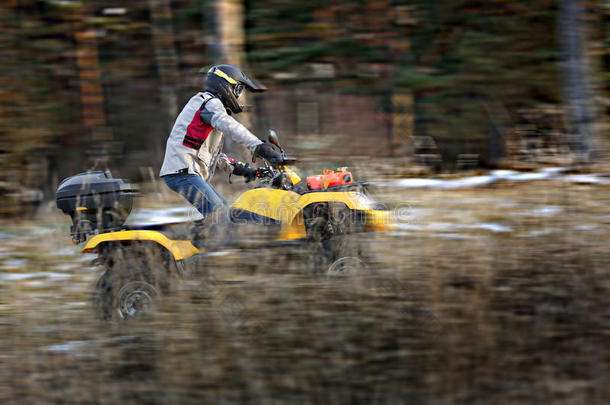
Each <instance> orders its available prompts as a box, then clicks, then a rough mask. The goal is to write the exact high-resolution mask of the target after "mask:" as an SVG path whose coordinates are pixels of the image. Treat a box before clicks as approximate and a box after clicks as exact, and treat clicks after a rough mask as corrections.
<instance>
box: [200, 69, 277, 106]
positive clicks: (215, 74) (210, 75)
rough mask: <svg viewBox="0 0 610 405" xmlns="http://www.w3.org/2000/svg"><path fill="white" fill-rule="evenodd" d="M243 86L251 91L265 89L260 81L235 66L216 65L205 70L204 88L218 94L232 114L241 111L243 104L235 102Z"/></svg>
mask: <svg viewBox="0 0 610 405" xmlns="http://www.w3.org/2000/svg"><path fill="white" fill-rule="evenodd" d="M244 87H245V88H246V89H247V90H249V91H252V92H263V91H266V90H267V88H266V87H265V86H263V85H262V84H261V83H259V82H257V81H256V80H254V79H250V78H249V77H248V76H246V75H245V74H244V73H243V72H242V71H241V70H239V68H238V67H237V66H233V65H216V66H212V67H211V68H210V70H208V72H207V76H206V79H205V90H206V91H209V92H210V93H213V94H218V95H219V96H220V100H221V101H222V103H223V104H224V106H225V108H227V109H228V110H229V111H230V112H232V113H234V114H237V113H240V112H242V111H243V106H242V105H240V104H239V103H238V102H237V99H238V98H239V96H240V95H241V93H242V92H243V90H244Z"/></svg>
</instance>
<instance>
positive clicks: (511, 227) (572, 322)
mask: <svg viewBox="0 0 610 405" xmlns="http://www.w3.org/2000/svg"><path fill="white" fill-rule="evenodd" d="M379 192H380V193H381V196H382V198H383V199H384V200H385V201H386V202H388V204H389V205H390V206H392V207H393V208H401V209H402V210H401V211H399V212H400V214H401V223H402V224H403V227H402V228H401V229H398V230H397V232H396V233H394V234H390V235H386V236H383V237H378V238H375V239H370V238H369V239H367V240H365V242H366V243H367V245H368V250H369V252H371V256H372V257H371V263H372V265H371V266H370V267H369V268H368V269H367V270H366V271H364V272H363V273H362V274H360V275H357V276H354V277H351V278H347V279H345V278H338V279H332V278H331V279H329V278H326V277H322V276H317V275H311V274H303V273H299V272H297V271H294V270H290V271H284V269H285V267H284V266H287V267H290V266H288V265H287V264H286V262H285V261H283V260H281V261H280V260H277V261H276V262H274V258H275V256H273V254H272V253H271V252H266V253H265V254H264V255H263V256H262V257H261V256H255V257H247V258H245V259H243V261H244V263H246V264H249V265H247V266H241V267H239V268H240V269H244V271H243V277H242V278H243V279H244V280H246V282H244V283H232V284H223V283H209V282H205V281H202V280H203V279H190V280H188V281H186V282H183V283H181V284H180V286H179V287H178V288H177V290H176V292H175V294H174V296H172V297H171V298H169V299H166V300H165V301H164V302H163V303H162V305H161V306H160V310H159V311H158V312H157V313H156V314H155V315H154V316H153V317H152V318H150V319H146V320H142V321H137V322H129V323H127V324H107V323H102V322H98V321H95V320H94V319H93V317H92V316H91V308H90V307H89V306H88V305H82V306H81V305H80V304H79V305H76V304H74V303H77V304H78V303H82V302H88V299H89V298H88V296H89V293H90V292H91V288H92V284H93V283H94V282H95V279H96V276H98V275H99V269H97V270H96V269H90V270H85V271H83V270H80V269H81V265H80V264H79V262H77V261H76V260H77V258H78V256H72V255H65V256H61V255H60V256H53V257H49V256H46V255H45V251H47V250H52V249H58V248H59V246H60V245H61V244H64V243H65V244H67V242H68V238H67V237H66V236H65V235H63V236H61V240H59V239H58V241H49V240H47V239H48V238H47V237H45V236H44V235H42V236H36V235H30V236H24V232H25V234H26V235H27V232H26V231H23V232H22V233H21V234H19V235H21V236H20V237H21V238H25V239H21V240H22V241H23V243H22V246H20V247H19V246H18V247H15V248H13V249H12V250H11V252H12V253H11V255H12V256H11V257H13V258H15V255H16V254H17V253H15V252H18V254H19V255H20V256H19V258H21V259H22V260H26V261H27V265H28V269H27V270H24V269H19V268H12V269H9V268H7V267H6V263H7V262H6V260H5V261H4V262H3V263H4V265H3V266H4V267H3V270H2V271H3V272H5V273H6V272H8V271H9V270H10V271H12V272H15V273H18V272H20V271H32V269H34V270H36V271H44V270H45V269H48V268H49V267H53V266H54V267H53V268H55V269H56V271H57V272H60V273H61V272H62V270H57V269H62V268H63V269H64V270H63V274H66V279H65V280H63V279H60V280H55V279H52V278H45V277H44V276H41V279H40V280H37V279H33V280H32V279H26V280H19V281H15V280H12V281H7V280H5V279H2V284H1V286H0V287H1V289H0V292H1V294H2V295H1V296H0V297H1V298H0V299H1V301H0V323H1V330H2V332H1V334H0V344H1V346H0V347H2V349H0V379H1V380H0V401H2V402H3V403H7V404H10V403H20V404H21V403H53V402H58V403H59V402H61V403H102V404H103V403H108V404H110V403H112V404H114V403H138V404H139V403H234V402H237V403H286V402H291V403H354V402H357V403H405V402H413V403H438V404H445V403H464V404H473V403H485V404H487V403H554V404H557V403H559V404H561V403H565V404H568V403H569V404H573V403H588V404H593V403H599V404H604V403H608V402H609V401H610V390H609V388H608V387H610V384H609V383H610V377H609V376H610V370H609V368H610V367H609V364H610V355H609V353H610V350H609V344H608V341H609V340H610V339H609V338H610V331H609V328H608V325H609V322H610V298H609V297H610V266H609V254H608V242H610V233H609V232H608V230H607V229H608V223H609V222H610V216H609V213H608V206H609V204H608V202H609V200H610V190H609V189H608V187H607V186H595V187H594V186H579V185H567V184H563V183H558V182H557V183H555V182H545V183H542V182H539V183H528V184H520V185H516V186H515V185H498V186H495V187H493V188H484V189H473V190H453V191H449V190H445V191H433V190H417V191H415V190H414V191H408V192H406V191H397V190H380V191H379ZM549 207H551V208H549ZM481 224H483V225H481ZM21 229H22V230H23V229H27V228H21ZM61 231H62V232H63V231H66V232H67V229H63V228H62V229H61ZM10 232H13V233H10ZM10 232H8V234H9V235H15V232H17V231H14V230H11V231H10ZM28 238H29V239H28ZM43 239H44V240H43ZM4 240H6V239H4ZM37 243H38V244H39V245H38V246H37V247H33V246H34V245H35V244H37ZM64 248H65V246H64ZM12 263H13V265H14V266H18V263H21V262H12ZM15 263H17V264H15ZM75 263H76V264H75ZM214 263H215V264H214V266H215V267H214V270H215V271H216V272H217V274H219V275H218V276H217V277H216V278H215V279H216V280H218V279H222V274H223V272H227V273H231V277H235V274H234V273H235V268H236V267H237V264H236V262H235V260H234V256H230V258H228V259H227V258H225V259H222V260H221V259H220V258H219V259H218V260H217V261H215V262H214ZM263 263H264V264H263ZM270 263H275V265H274V266H273V265H270ZM9 264H10V263H9ZM68 264H74V267H69V266H67V265H68ZM62 265H63V266H65V267H61V266H62ZM242 265H243V263H242ZM36 281H38V283H37V282H36ZM71 303H72V304H71Z"/></svg>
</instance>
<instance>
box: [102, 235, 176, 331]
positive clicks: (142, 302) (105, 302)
mask: <svg viewBox="0 0 610 405" xmlns="http://www.w3.org/2000/svg"><path fill="white" fill-rule="evenodd" d="M106 263H107V269H106V271H105V272H104V274H102V276H101V277H100V279H99V280H98V282H97V285H96V287H95V292H94V296H93V303H94V309H95V312H96V315H97V317H98V318H100V319H102V320H106V321H127V320H129V319H133V318H143V317H149V316H151V315H152V314H154V312H155V310H156V308H157V305H158V303H159V301H160V299H161V298H162V297H164V296H167V295H169V294H170V293H171V291H172V284H173V281H174V280H173V279H174V278H175V275H176V273H175V271H173V270H175V269H174V267H175V264H174V263H173V261H172V260H170V259H169V257H168V254H167V253H166V252H165V251H164V250H163V249H161V248H158V247H156V246H150V245H149V246H145V245H144V246H142V245H141V246H129V247H127V248H126V247H122V248H120V249H117V250H115V251H113V252H112V255H111V256H110V257H107V258H106Z"/></svg>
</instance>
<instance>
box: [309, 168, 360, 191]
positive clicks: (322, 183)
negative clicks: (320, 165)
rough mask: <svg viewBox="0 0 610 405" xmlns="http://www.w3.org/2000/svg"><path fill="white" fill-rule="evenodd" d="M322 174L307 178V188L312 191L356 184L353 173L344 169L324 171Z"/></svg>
mask: <svg viewBox="0 0 610 405" xmlns="http://www.w3.org/2000/svg"><path fill="white" fill-rule="evenodd" d="M322 173H323V174H319V175H317V176H309V177H307V188H309V189H310V190H320V189H325V188H328V187H333V186H340V185H343V184H350V183H353V182H354V179H353V178H352V173H351V172H348V171H347V170H346V169H343V168H341V169H337V170H336V171H335V170H324V171H323V172H322Z"/></svg>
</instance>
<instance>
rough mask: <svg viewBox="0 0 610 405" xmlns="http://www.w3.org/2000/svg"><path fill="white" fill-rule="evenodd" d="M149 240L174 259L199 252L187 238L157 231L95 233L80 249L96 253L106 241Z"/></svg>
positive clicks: (83, 251) (184, 257) (177, 259)
mask: <svg viewBox="0 0 610 405" xmlns="http://www.w3.org/2000/svg"><path fill="white" fill-rule="evenodd" d="M136 241H150V242H154V243H156V244H158V245H160V246H162V247H163V248H165V249H166V250H167V251H168V252H169V253H170V254H171V255H172V257H173V258H174V260H176V261H179V260H184V259H186V258H189V257H191V256H193V255H194V254H197V253H200V251H199V249H197V248H196V247H195V246H193V244H192V243H191V242H190V241H188V240H172V239H169V238H168V237H167V236H165V235H164V234H162V233H161V232H158V231H145V230H142V231H117V232H107V233H102V234H99V235H95V236H94V237H93V238H91V239H90V240H89V241H88V242H87V244H86V245H85V247H84V248H83V250H82V253H96V252H97V251H98V248H99V247H100V246H101V245H103V244H104V243H108V242H136Z"/></svg>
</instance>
